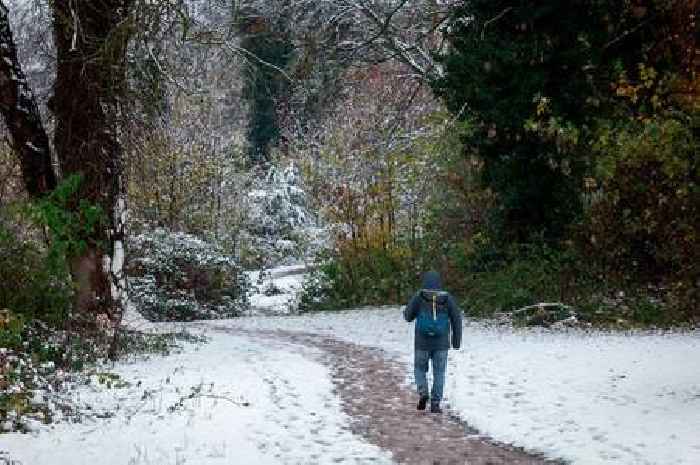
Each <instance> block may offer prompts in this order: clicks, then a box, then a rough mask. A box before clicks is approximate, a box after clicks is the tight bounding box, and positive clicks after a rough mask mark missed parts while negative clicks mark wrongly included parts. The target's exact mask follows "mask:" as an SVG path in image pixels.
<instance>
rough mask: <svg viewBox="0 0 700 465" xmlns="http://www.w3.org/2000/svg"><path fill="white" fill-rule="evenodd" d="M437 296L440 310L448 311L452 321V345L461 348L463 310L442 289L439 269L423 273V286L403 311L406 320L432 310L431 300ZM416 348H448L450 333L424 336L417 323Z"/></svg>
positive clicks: (413, 318) (409, 320) (411, 319)
mask: <svg viewBox="0 0 700 465" xmlns="http://www.w3.org/2000/svg"><path fill="white" fill-rule="evenodd" d="M433 297H435V299H436V301H437V303H438V304H439V305H440V308H441V310H440V311H447V312H448V316H449V321H450V331H449V333H451V336H452V347H453V348H455V349H459V347H460V346H461V344H462V311H461V310H460V309H459V307H457V304H456V303H455V301H454V299H453V298H452V296H451V295H450V294H449V293H448V292H446V291H444V290H443V289H442V282H441V279H440V274H439V273H438V272H437V271H428V272H427V273H425V274H424V275H423V287H422V289H420V290H419V291H418V292H416V294H415V295H414V296H413V298H411V300H410V302H408V305H406V308H405V309H404V311H403V316H404V318H405V319H406V321H408V322H411V321H413V320H415V319H416V317H417V316H418V312H420V311H430V310H429V309H430V307H431V305H430V304H431V302H432V301H433ZM415 326H416V327H415V348H416V350H448V349H449V348H450V334H445V335H443V336H441V337H429V336H424V335H423V334H421V333H420V332H419V331H418V325H415Z"/></svg>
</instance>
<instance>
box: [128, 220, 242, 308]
mask: <svg viewBox="0 0 700 465" xmlns="http://www.w3.org/2000/svg"><path fill="white" fill-rule="evenodd" d="M129 253H130V255H131V259H130V263H129V270H128V274H129V287H130V291H131V298H132V300H133V301H134V303H135V304H136V305H137V307H138V308H139V310H140V311H141V313H142V314H143V315H144V316H145V317H146V318H148V319H150V320H153V321H187V320H196V319H210V318H225V317H232V316H237V315H238V314H239V313H240V312H241V310H242V309H243V308H245V307H246V306H247V303H248V297H247V291H248V288H249V283H248V282H247V278H246V275H245V274H244V273H243V272H242V269H241V267H240V266H239V265H238V264H237V263H236V261H235V260H234V259H233V257H231V256H229V255H227V254H225V253H224V252H223V250H222V249H221V248H220V247H218V246H216V245H214V244H212V243H209V242H206V241H203V240H201V239H198V238H196V237H194V236H192V235H189V234H185V233H178V232H171V231H168V230H165V229H161V228H159V229H156V230H154V231H149V232H147V233H143V234H139V235H137V236H135V237H133V238H131V239H130V242H129Z"/></svg>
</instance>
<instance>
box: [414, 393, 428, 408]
mask: <svg viewBox="0 0 700 465" xmlns="http://www.w3.org/2000/svg"><path fill="white" fill-rule="evenodd" d="M427 403H428V396H421V397H420V399H419V400H418V405H417V406H416V408H417V409H418V410H425V405H426V404H427Z"/></svg>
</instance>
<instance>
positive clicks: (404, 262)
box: [299, 246, 417, 311]
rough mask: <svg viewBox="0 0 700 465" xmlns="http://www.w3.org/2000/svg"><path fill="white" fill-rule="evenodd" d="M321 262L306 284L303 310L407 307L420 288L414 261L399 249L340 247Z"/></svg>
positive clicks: (301, 307)
mask: <svg viewBox="0 0 700 465" xmlns="http://www.w3.org/2000/svg"><path fill="white" fill-rule="evenodd" d="M319 261H321V263H322V264H321V265H320V266H319V268H318V269H316V270H315V271H313V272H312V273H311V274H310V275H309V277H308V278H307V279H306V281H305V282H304V285H303V290H302V295H301V300H300V304H299V309H300V310H301V311H311V310H333V309H335V310H339V309H343V308H349V307H357V306H362V305H387V304H405V303H406V301H407V300H408V299H409V298H410V296H411V294H412V293H413V292H414V291H415V286H416V285H417V281H416V276H415V270H414V268H413V266H412V265H413V263H414V260H412V259H411V255H410V253H409V251H408V249H406V248H402V247H400V246H395V247H381V246H378V247H371V248H368V249H360V250H358V249H353V248H350V247H340V248H339V249H338V250H336V251H335V253H333V254H328V255H325V256H323V257H320V258H319Z"/></svg>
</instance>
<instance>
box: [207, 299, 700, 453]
mask: <svg viewBox="0 0 700 465" xmlns="http://www.w3.org/2000/svg"><path fill="white" fill-rule="evenodd" d="M216 324H218V325H220V324H221V322H217V323H216ZM226 324H228V325H231V326H235V327H243V328H247V329H255V328H260V329H287V330H299V331H307V332H320V333H325V334H330V335H333V336H335V337H338V338H340V339H343V340H347V341H351V342H356V343H359V344H364V345H370V346H376V347H380V348H383V349H384V350H385V351H386V353H387V354H388V356H390V357H395V358H398V359H400V360H402V361H404V362H405V363H406V365H407V368H408V370H409V372H410V370H411V369H412V343H413V342H412V341H413V334H412V331H413V329H412V325H409V324H407V323H405V322H404V321H403V319H402V315H401V309H400V308H397V307H389V308H383V309H372V310H355V311H342V312H336V313H323V314H314V315H303V316H293V317H276V318H249V319H239V320H235V321H232V320H230V321H227V323H226ZM698 353H700V333H698V332H685V333H684V332H676V333H666V334H662V333H629V334H620V333H607V332H586V331H579V330H568V331H563V332H557V331H549V330H543V329H512V328H508V327H497V326H489V325H487V324H483V323H478V322H473V321H467V322H466V323H465V328H464V344H463V348H462V350H460V351H451V352H450V357H449V368H448V379H447V383H446V384H447V385H446V401H447V403H448V404H449V405H451V408H452V409H454V410H455V411H457V412H458V413H459V414H460V416H461V417H462V418H463V419H465V420H466V421H467V422H468V423H470V424H471V425H472V426H474V427H476V428H477V429H478V430H480V431H481V432H482V433H484V434H486V435H488V436H491V437H493V438H495V439H496V440H498V441H502V442H506V443H511V444H514V445H518V446H522V447H525V448H527V449H530V450H537V451H542V452H545V453H546V455H547V456H549V457H552V458H564V459H567V460H570V461H571V462H572V463H573V464H575V465H598V464H600V465H612V464H614V465H645V464H649V465H651V464H654V465H671V464H678V465H697V464H698V463H700V435H699V434H698V431H700V370H698V365H697V354H698ZM411 381H412V380H411V373H407V382H411ZM407 407H408V408H412V406H407Z"/></svg>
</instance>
